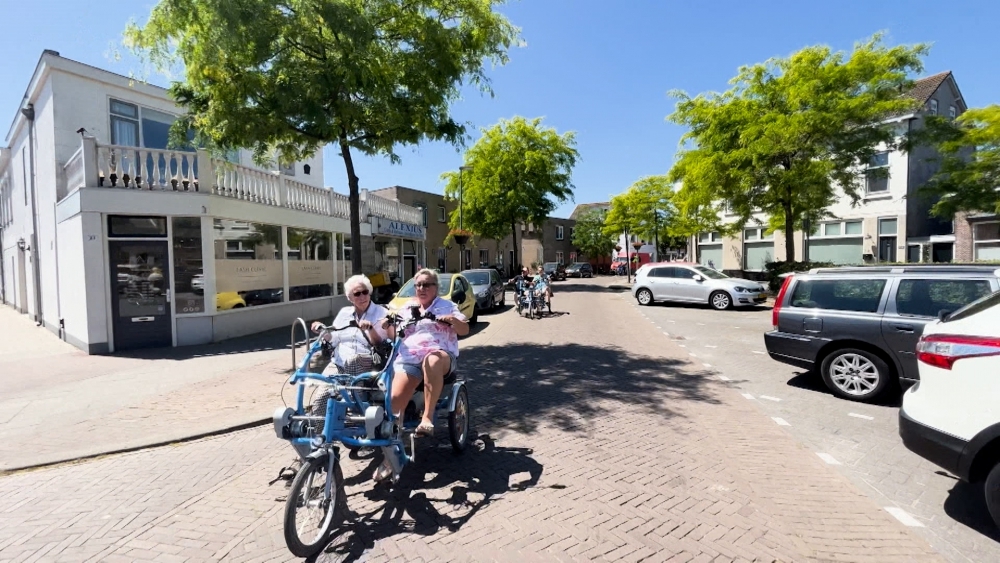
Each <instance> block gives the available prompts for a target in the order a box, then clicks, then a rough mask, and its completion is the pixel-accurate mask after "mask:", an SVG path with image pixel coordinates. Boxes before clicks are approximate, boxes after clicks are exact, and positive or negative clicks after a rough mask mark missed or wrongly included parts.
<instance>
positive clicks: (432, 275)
mask: <svg viewBox="0 0 1000 563" xmlns="http://www.w3.org/2000/svg"><path fill="white" fill-rule="evenodd" d="M420 276H428V277H429V278H431V279H432V280H434V283H440V282H441V279H440V278H439V277H438V273H437V272H435V271H434V270H432V269H430V268H424V269H422V270H420V271H419V272H417V273H416V274H414V275H413V280H414V283H416V280H417V278H419V277H420Z"/></svg>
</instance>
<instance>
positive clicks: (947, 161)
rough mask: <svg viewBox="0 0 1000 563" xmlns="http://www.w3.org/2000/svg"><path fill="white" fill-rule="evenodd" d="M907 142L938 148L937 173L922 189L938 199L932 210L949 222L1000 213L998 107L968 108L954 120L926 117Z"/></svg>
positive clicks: (999, 121) (999, 129)
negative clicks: (964, 215)
mask: <svg viewBox="0 0 1000 563" xmlns="http://www.w3.org/2000/svg"><path fill="white" fill-rule="evenodd" d="M909 143H911V146H909V147H908V148H910V149H911V150H912V149H913V148H914V147H913V146H912V145H914V144H915V145H922V144H925V143H929V144H931V145H932V146H933V147H934V148H936V149H937V152H938V157H937V158H936V160H937V162H938V165H939V167H938V170H937V172H936V173H935V174H934V176H932V177H931V179H930V180H929V181H928V182H927V183H926V184H925V185H924V188H923V189H924V190H925V192H926V193H928V194H929V195H932V196H936V197H937V198H938V200H937V202H936V203H935V204H934V206H933V207H932V208H931V210H932V212H933V213H934V214H935V215H938V216H939V217H942V218H944V219H951V218H952V217H954V216H955V213H957V212H959V211H987V212H989V211H992V212H996V213H1000V192H998V191H997V189H998V188H1000V105H992V106H987V107H984V108H976V109H970V110H968V111H966V112H965V113H963V114H962V115H960V116H959V117H958V118H957V119H954V120H952V119H948V118H945V117H943V116H927V118H926V127H925V128H924V129H923V130H921V131H918V132H917V134H916V135H914V136H913V137H912V138H911V139H910V141H909Z"/></svg>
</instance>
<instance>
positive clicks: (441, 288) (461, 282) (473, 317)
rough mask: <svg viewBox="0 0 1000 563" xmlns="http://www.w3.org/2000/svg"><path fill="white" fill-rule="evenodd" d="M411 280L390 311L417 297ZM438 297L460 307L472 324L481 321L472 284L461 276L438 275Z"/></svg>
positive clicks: (402, 289)
mask: <svg viewBox="0 0 1000 563" xmlns="http://www.w3.org/2000/svg"><path fill="white" fill-rule="evenodd" d="M413 279H414V278H410V279H409V281H407V282H406V283H405V284H403V287H401V288H399V291H398V292H397V293H396V296H395V297H393V298H392V301H390V302H389V308H390V309H399V308H401V307H405V306H406V303H407V302H409V301H410V300H411V299H413V298H414V297H416V296H417V290H416V288H414V287H413ZM438 297H441V298H444V299H447V300H449V301H451V302H452V303H455V304H456V305H458V310H459V311H461V312H462V314H463V315H465V316H466V318H468V319H469V321H470V324H476V321H477V320H478V319H479V307H477V306H476V294H475V293H473V292H472V284H470V283H469V280H467V279H465V276H463V275H461V274H438Z"/></svg>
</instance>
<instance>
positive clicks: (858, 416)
mask: <svg viewBox="0 0 1000 563" xmlns="http://www.w3.org/2000/svg"><path fill="white" fill-rule="evenodd" d="M847 416H853V417H854V418H863V419H865V420H875V417H874V416H868V415H867V414H858V413H856V412H849V413H847Z"/></svg>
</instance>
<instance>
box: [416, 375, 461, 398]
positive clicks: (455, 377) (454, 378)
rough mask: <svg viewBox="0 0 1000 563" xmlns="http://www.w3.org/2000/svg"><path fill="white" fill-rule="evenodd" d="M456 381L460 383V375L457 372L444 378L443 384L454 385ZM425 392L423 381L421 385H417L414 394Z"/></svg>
mask: <svg viewBox="0 0 1000 563" xmlns="http://www.w3.org/2000/svg"><path fill="white" fill-rule="evenodd" d="M456 381H458V373H457V372H455V371H452V372H451V373H449V374H448V375H446V376H444V381H442V384H443V385H451V384H452V383H455V382H456ZM423 390H424V381H423V380H422V379H421V380H420V383H418V384H417V388H416V389H415V390H414V393H416V392H417V391H423Z"/></svg>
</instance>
